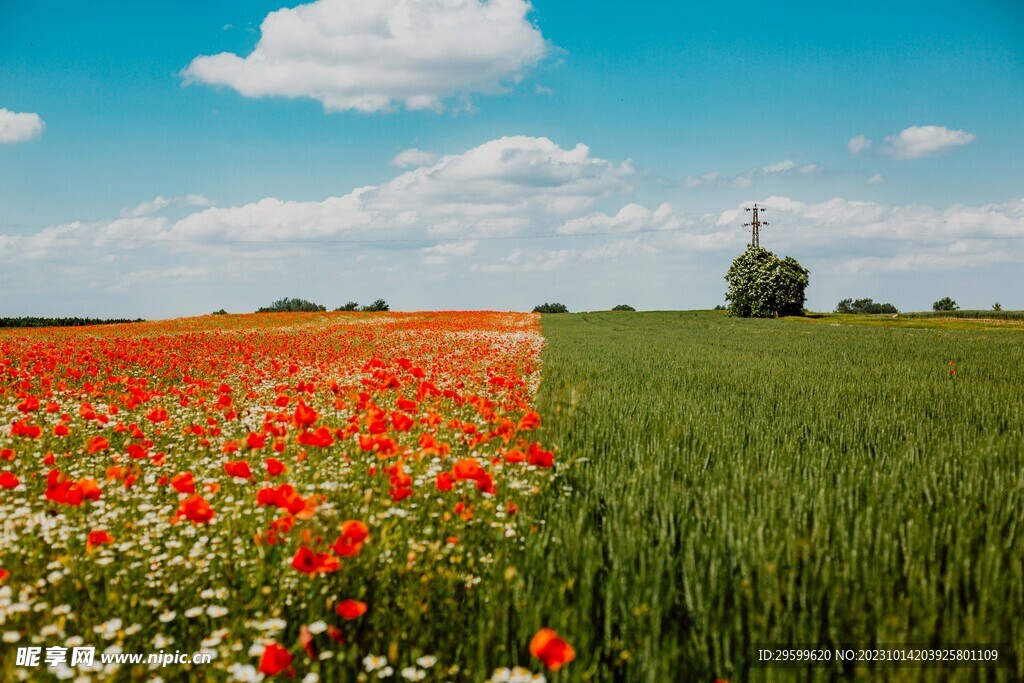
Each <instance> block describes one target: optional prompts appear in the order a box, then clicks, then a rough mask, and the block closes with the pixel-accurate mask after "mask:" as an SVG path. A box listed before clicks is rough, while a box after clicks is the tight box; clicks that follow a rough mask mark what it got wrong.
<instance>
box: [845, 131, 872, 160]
mask: <svg viewBox="0 0 1024 683" xmlns="http://www.w3.org/2000/svg"><path fill="white" fill-rule="evenodd" d="M871 144H872V143H871V140H868V139H867V138H866V137H864V136H863V135H858V136H856V137H852V138H850V141H849V142H847V143H846V151H847V152H849V153H850V156H853V157H855V156H857V155H858V154H860V153H861V152H863V151H864V150H866V149H867V148H868V147H870V146H871Z"/></svg>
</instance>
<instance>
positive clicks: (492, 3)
mask: <svg viewBox="0 0 1024 683" xmlns="http://www.w3.org/2000/svg"><path fill="white" fill-rule="evenodd" d="M530 10H531V5H530V3H529V2H527V1H526V0H489V1H488V2H483V1H482V0H419V1H417V2H411V1H410V0H316V1H315V2H311V3H308V4H304V5H299V6H298V7H294V8H284V9H280V10H277V11H274V12H271V13H270V14H268V15H267V16H266V18H265V19H264V20H263V23H262V25H261V27H260V28H261V31H262V35H261V37H260V40H259V42H258V43H257V45H256V48H255V49H254V50H253V52H252V53H251V54H250V55H248V56H246V57H240V56H239V55H236V54H233V53H229V52H222V53H220V54H217V55H204V56H199V57H196V58H195V59H193V60H192V63H191V64H189V66H188V67H187V68H186V69H185V70H184V71H183V72H182V75H183V77H184V79H185V82H186V83H207V84H210V85H224V86H228V87H230V88H233V89H235V90H237V91H238V92H239V93H241V94H242V95H244V96H246V97H268V96H283V97H290V98H296V97H307V98H312V99H315V100H318V101H319V102H321V103H322V104H323V106H324V109H325V110H327V111H340V110H357V111H362V112H379V111H390V110H393V109H395V108H396V107H397V106H399V105H401V106H404V107H405V108H406V109H430V110H434V111H440V110H441V109H443V108H444V101H445V100H447V99H449V98H453V97H454V98H459V97H469V96H471V95H474V94H484V95H490V94H497V93H501V92H503V91H505V90H506V89H507V87H508V84H510V83H515V82H518V80H519V79H521V78H522V77H523V75H524V74H525V73H526V72H527V71H528V70H529V68H530V67H532V66H533V65H535V64H536V63H537V62H539V61H540V60H541V59H543V58H544V56H545V55H546V54H547V52H548V45H547V42H546V41H545V39H544V37H543V36H542V35H541V32H540V30H538V28H537V27H536V26H534V25H533V23H531V21H530V19H529V16H528V14H529V12H530Z"/></svg>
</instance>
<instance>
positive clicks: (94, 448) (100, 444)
mask: <svg viewBox="0 0 1024 683" xmlns="http://www.w3.org/2000/svg"><path fill="white" fill-rule="evenodd" d="M86 448H87V450H88V451H89V454H90V455H91V454H93V453H99V452H100V451H105V450H107V449H108V448H110V442H109V441H107V440H106V438H104V437H102V436H99V435H97V436H94V437H92V438H91V439H89V443H88V446H87V447H86Z"/></svg>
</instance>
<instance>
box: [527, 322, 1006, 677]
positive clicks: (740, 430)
mask: <svg viewBox="0 0 1024 683" xmlns="http://www.w3.org/2000/svg"><path fill="white" fill-rule="evenodd" d="M543 326H544V332H545V335H546V337H547V341H548V346H547V349H546V351H545V361H544V363H545V364H544V369H543V373H544V379H543V382H542V385H541V393H540V397H539V406H540V412H541V414H542V415H543V416H544V418H545V420H546V422H545V426H544V439H545V440H546V442H548V443H553V444H556V445H557V446H558V447H559V448H560V451H559V458H560V459H561V462H562V463H563V465H562V469H561V471H560V474H559V476H558V479H557V480H556V481H557V483H556V485H554V486H553V487H551V490H550V491H549V492H548V493H547V494H546V495H543V496H540V497H539V501H536V502H535V503H534V505H537V506H539V507H538V509H535V510H532V513H533V514H535V515H536V516H538V517H540V518H544V519H546V524H545V525H544V528H543V529H542V530H541V532H540V538H539V539H538V538H535V539H533V542H531V543H529V544H528V546H527V550H526V556H525V557H524V558H523V562H522V566H523V567H524V570H525V574H526V576H527V577H528V583H527V585H526V587H525V589H524V592H523V593H522V594H521V595H520V596H518V601H519V603H520V604H521V605H529V607H523V608H522V609H521V610H520V612H521V614H520V617H519V618H522V619H523V620H524V621H533V622H535V621H536V620H537V619H539V618H544V619H546V621H547V622H548V623H549V624H550V625H551V626H553V627H555V628H556V629H557V630H559V631H560V632H564V634H565V635H566V636H567V638H568V639H569V640H570V641H571V642H573V644H574V645H575V646H576V649H577V652H578V653H579V658H578V660H577V661H576V662H574V663H573V664H571V665H570V666H568V667H566V669H565V670H563V672H561V673H560V674H558V675H557V676H552V680H554V681H567V680H572V681H589V680H594V681H611V680H622V681H645V682H650V683H655V682H660V681H672V680H705V681H710V680H712V679H713V678H715V677H722V678H731V679H732V680H734V681H739V680H748V679H749V680H780V679H782V680H789V679H790V678H789V676H792V677H793V678H796V677H798V676H799V679H800V680H827V679H834V678H837V677H840V676H841V675H844V676H847V675H848V676H853V677H863V678H865V679H866V680H880V679H882V680H921V681H931V680H957V681H960V680H964V681H967V680H1021V679H1022V678H1024V662H1022V659H1021V655H1022V653H1024V620H1022V618H1021V614H1024V536H1022V531H1024V530H1022V528H1021V526H1022V522H1024V467H1022V465H1024V392H1022V390H1021V387H1024V343H1022V338H1021V337H1019V336H1017V335H1016V334H1008V333H1006V332H1005V331H995V330H993V331H972V330H968V331H964V330H955V329H953V330H950V329H912V328H892V327H872V326H850V325H832V324H828V323H827V322H818V323H810V322H800V321H789V320H784V321H776V320H736V319H732V318H729V317H726V316H724V315H722V314H718V313H692V312H689V313H667V312H663V313H630V314H621V313H620V314H615V313H592V314H578V315H559V316H545V317H544V318H543ZM951 361H952V362H955V366H954V367H955V369H956V376H955V378H953V377H951V375H950V362H951ZM537 541H539V542H537ZM991 642H998V643H1008V644H1010V645H1011V647H1010V649H1009V650H1007V649H1003V650H1002V651H1001V653H1000V655H1001V656H1002V657H1003V658H1004V659H1009V660H1011V668H1003V669H991V668H990V669H982V670H975V669H969V668H961V669H951V668H947V669H936V668H928V669H912V668H901V669H875V670H872V669H868V668H866V667H861V668H859V669H848V670H847V671H845V672H843V671H841V670H840V669H838V668H836V669H831V670H830V669H828V668H815V669H813V670H805V671H799V670H792V669H790V670H787V671H781V670H778V669H771V670H765V669H751V668H750V667H751V664H752V661H751V655H752V652H753V648H754V645H755V644H757V643H771V644H779V645H782V644H786V645H792V644H806V645H818V646H836V645H840V644H845V643H879V644H881V643H895V644H898V643H930V644H933V645H936V646H938V645H953V644H958V643H991Z"/></svg>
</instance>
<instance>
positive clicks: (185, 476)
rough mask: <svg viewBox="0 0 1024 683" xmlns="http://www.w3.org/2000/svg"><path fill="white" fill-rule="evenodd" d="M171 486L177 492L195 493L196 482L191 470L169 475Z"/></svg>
mask: <svg viewBox="0 0 1024 683" xmlns="http://www.w3.org/2000/svg"><path fill="white" fill-rule="evenodd" d="M171 486H173V487H174V490H175V491H177V492H178V493H195V492H196V482H195V479H193V478H192V473H191V472H182V473H181V474H176V475H174V476H173V477H171Z"/></svg>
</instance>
